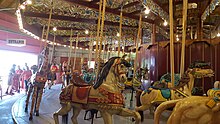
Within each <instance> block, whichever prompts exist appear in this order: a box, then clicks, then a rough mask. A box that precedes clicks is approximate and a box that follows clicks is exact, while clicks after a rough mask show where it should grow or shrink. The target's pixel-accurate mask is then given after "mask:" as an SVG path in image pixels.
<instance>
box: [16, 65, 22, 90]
mask: <svg viewBox="0 0 220 124" xmlns="http://www.w3.org/2000/svg"><path fill="white" fill-rule="evenodd" d="M15 73H16V78H18V79H17V80H18V82H16V85H15V87H16V88H18V89H17V91H18V93H19V92H20V82H21V80H20V79H21V74H22V73H23V70H22V69H21V67H20V65H18V66H17V70H16V71H15Z"/></svg>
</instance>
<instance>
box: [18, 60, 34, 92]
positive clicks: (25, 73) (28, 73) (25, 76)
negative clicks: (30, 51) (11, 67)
mask: <svg viewBox="0 0 220 124" xmlns="http://www.w3.org/2000/svg"><path fill="white" fill-rule="evenodd" d="M25 66H26V69H25V70H24V71H23V73H22V74H21V76H20V77H21V78H22V79H23V80H24V82H23V83H24V84H25V91H26V92H27V90H28V80H29V79H30V77H31V75H32V72H31V70H30V69H29V67H28V66H27V64H26V63H25Z"/></svg>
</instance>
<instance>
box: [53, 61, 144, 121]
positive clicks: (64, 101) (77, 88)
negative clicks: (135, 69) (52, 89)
mask: <svg viewBox="0 0 220 124" xmlns="http://www.w3.org/2000/svg"><path fill="white" fill-rule="evenodd" d="M128 66H130V64H129V63H128V62H127V61H126V60H124V59H122V58H120V57H113V58H111V59H109V60H108V62H106V63H105V65H104V67H103V68H102V69H101V71H100V73H99V75H98V78H97V82H96V83H95V84H94V85H93V86H88V85H85V84H82V86H81V84H80V83H79V82H76V83H77V84H70V85H68V86H67V87H65V88H64V89H63V90H62V92H61V94H60V102H61V105H62V107H61V108H60V109H59V110H58V111H57V112H55V113H54V115H53V117H54V120H55V124H59V119H58V116H59V115H65V114H67V113H68V112H69V111H70V110H71V108H73V116H72V118H71V119H72V122H73V124H77V123H78V122H77V116H78V115H79V113H80V111H81V110H82V109H85V110H88V109H96V110H98V111H100V113H101V115H102V117H103V120H104V123H105V124H112V115H113V114H116V115H120V116H124V117H129V116H133V117H134V118H135V121H136V122H135V124H138V123H140V119H141V117H140V114H139V113H138V112H135V111H132V110H129V109H127V108H124V98H123V95H122V93H121V92H122V90H124V82H125V81H126V79H127V77H126V73H127V67H128ZM73 80H74V78H73ZM73 83H74V81H73Z"/></svg>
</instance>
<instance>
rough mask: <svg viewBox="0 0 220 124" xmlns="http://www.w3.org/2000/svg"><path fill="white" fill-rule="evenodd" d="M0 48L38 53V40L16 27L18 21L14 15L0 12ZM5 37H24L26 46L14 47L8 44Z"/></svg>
mask: <svg viewBox="0 0 220 124" xmlns="http://www.w3.org/2000/svg"><path fill="white" fill-rule="evenodd" d="M0 27H1V28H0V49H1V50H10V51H18V52H28V53H35V54H38V53H39V48H40V41H39V40H36V39H34V38H32V37H30V36H28V35H26V34H24V33H22V32H20V30H19V28H18V22H17V18H16V16H15V15H10V14H8V13H4V12H0ZM7 39H26V46H24V47H15V46H8V45H7V42H6V40H7Z"/></svg>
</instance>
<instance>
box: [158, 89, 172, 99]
mask: <svg viewBox="0 0 220 124" xmlns="http://www.w3.org/2000/svg"><path fill="white" fill-rule="evenodd" d="M160 92H161V95H162V96H163V97H164V98H165V99H170V97H171V92H170V89H160Z"/></svg>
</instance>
